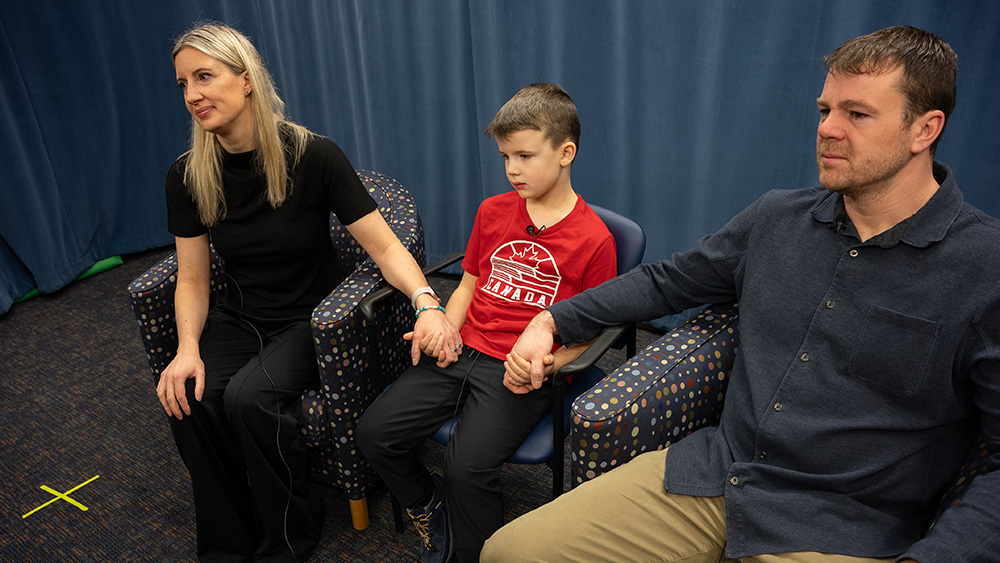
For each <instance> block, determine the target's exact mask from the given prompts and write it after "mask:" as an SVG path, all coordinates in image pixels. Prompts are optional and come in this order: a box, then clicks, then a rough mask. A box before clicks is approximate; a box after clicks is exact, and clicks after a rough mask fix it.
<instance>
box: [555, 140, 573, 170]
mask: <svg viewBox="0 0 1000 563" xmlns="http://www.w3.org/2000/svg"><path fill="white" fill-rule="evenodd" d="M559 148H560V151H561V154H560V155H559V165H560V166H569V165H570V164H573V159H575V158H576V143H574V142H573V141H566V142H564V143H563V144H562V145H561V146H560V147H559Z"/></svg>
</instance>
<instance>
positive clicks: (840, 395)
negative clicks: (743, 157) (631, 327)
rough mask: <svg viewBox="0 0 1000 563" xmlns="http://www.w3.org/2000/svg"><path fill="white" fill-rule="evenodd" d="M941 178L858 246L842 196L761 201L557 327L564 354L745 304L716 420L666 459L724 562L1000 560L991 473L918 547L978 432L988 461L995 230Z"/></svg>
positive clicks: (999, 390)
mask: <svg viewBox="0 0 1000 563" xmlns="http://www.w3.org/2000/svg"><path fill="white" fill-rule="evenodd" d="M934 171H935V177H936V179H937V180H938V182H939V183H940V184H941V187H940V188H939V189H938V191H937V192H936V193H935V195H934V196H933V197H932V198H931V200H930V201H929V202H928V203H927V204H926V205H925V206H924V207H923V208H922V209H921V210H920V211H918V212H917V213H916V214H915V215H913V216H912V217H911V218H909V219H907V220H906V221H905V222H904V223H902V224H900V225H897V227H896V228H894V229H892V230H890V231H889V232H887V233H885V234H884V235H881V236H878V237H875V238H873V239H870V240H868V241H866V242H861V240H860V238H859V237H858V234H857V231H856V230H855V229H854V227H853V225H851V224H850V222H849V221H847V222H845V221H844V220H845V219H846V215H845V214H844V213H843V211H842V210H843V199H842V197H841V196H840V195H838V194H835V193H832V192H828V191H826V190H824V189H822V188H811V189H803V190H779V191H772V192H769V193H767V194H765V195H764V196H763V197H761V198H760V199H759V200H757V201H756V202H755V203H754V204H752V205H751V206H750V207H748V208H747V209H745V210H744V211H742V212H741V213H740V214H739V215H737V216H736V217H735V218H733V219H732V220H731V221H730V222H729V223H728V224H727V225H726V226H724V227H723V228H722V229H721V230H719V231H718V232H717V233H715V234H713V235H710V236H706V237H704V238H702V239H701V240H700V241H698V242H697V243H696V244H695V246H694V247H693V248H692V249H691V250H689V251H687V252H683V253H679V254H676V255H674V256H673V257H672V258H671V259H670V260H665V261H663V262H660V263H657V264H644V265H642V266H640V267H639V268H637V269H636V270H633V271H632V272H630V273H627V274H625V275H623V276H620V277H618V278H616V279H614V280H611V281H609V282H607V283H605V284H603V285H601V286H599V287H597V288H595V289H593V290H591V291H588V292H585V293H584V294H582V295H580V296H577V297H576V298H574V299H570V300H567V301H563V302H561V303H558V304H555V305H553V306H552V307H550V311H551V312H552V314H553V316H554V318H555V321H556V325H557V326H558V328H559V332H560V336H561V338H562V340H563V342H564V343H573V342H581V341H585V340H588V339H589V338H592V337H593V336H594V335H595V334H596V332H597V331H599V330H600V328H602V327H603V326H606V325H609V324H615V323H617V322H623V321H626V320H636V319H641V320H645V319H651V318H657V317H659V316H662V315H664V314H668V313H675V312H678V311H682V310H685V309H688V308H690V307H693V306H697V305H699V304H702V303H720V302H726V301H731V300H738V301H739V303H740V321H739V322H740V341H741V347H740V353H739V354H738V355H737V360H736V363H735V365H734V367H733V371H732V375H731V380H730V383H729V389H728V391H727V394H726V406H725V409H724V411H723V414H722V420H721V422H720V424H719V426H718V427H713V428H704V429H702V430H699V431H697V432H695V433H693V434H692V435H690V436H688V437H687V438H685V439H683V440H681V441H679V442H678V443H676V444H673V445H671V447H670V452H669V454H668V455H667V466H666V473H665V477H664V485H665V487H666V489H667V490H668V491H670V492H672V493H679V494H687V495H698V496H718V495H725V499H726V524H727V531H728V544H727V554H728V556H730V557H739V556H743V555H750V554H757V553H780V552H794V551H819V552H829V553H842V554H847V555H857V556H869V557H889V556H895V555H900V554H905V555H907V556H910V557H914V558H916V559H918V560H921V561H924V562H925V563H931V562H937V561H962V562H968V561H975V560H977V557H985V559H983V560H984V561H985V560H989V561H996V560H998V559H1000V516H998V514H1000V471H997V470H996V467H997V466H998V465H1000V459H998V456H994V457H993V458H992V459H990V460H988V463H989V464H990V469H991V471H990V472H988V473H986V474H983V475H980V476H979V477H977V478H976V480H975V481H974V483H973V485H972V486H971V487H970V489H969V490H968V491H967V492H966V494H965V496H964V499H963V501H962V502H961V503H960V504H959V505H957V506H955V507H952V508H950V509H949V510H948V511H946V512H945V514H944V516H943V517H942V519H941V520H940V521H939V522H938V524H937V525H936V526H935V527H934V528H933V530H931V532H930V533H928V534H927V535H926V537H923V536H924V532H925V531H926V529H927V525H928V523H929V520H930V518H931V516H932V511H933V508H934V506H935V505H936V503H937V501H938V499H939V495H940V493H941V492H942V491H943V489H944V488H945V487H946V486H947V485H948V484H949V482H950V481H951V480H952V479H953V478H954V476H955V474H956V472H957V471H958V469H959V467H960V466H961V465H962V462H963V461H964V458H965V456H966V455H967V454H968V452H969V450H970V447H971V444H972V440H973V438H974V437H975V435H976V433H977V432H978V431H979V429H980V427H982V429H983V431H984V434H985V437H986V439H987V441H988V442H990V443H991V444H993V445H996V444H998V443H1000V294H998V293H1000V221H997V220H996V219H994V218H992V217H989V216H988V215H986V214H984V213H983V212H981V211H979V210H978V209H975V208H974V207H972V206H970V205H968V204H966V203H965V202H964V200H963V198H962V194H961V192H960V191H959V189H958V186H957V184H956V183H955V179H954V176H953V175H952V173H951V171H950V170H949V169H948V168H947V167H945V166H944V165H941V164H938V163H935V170H934ZM838 211H839V212H838ZM922 538H923V539H922Z"/></svg>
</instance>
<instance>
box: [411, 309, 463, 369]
mask: <svg viewBox="0 0 1000 563" xmlns="http://www.w3.org/2000/svg"><path fill="white" fill-rule="evenodd" d="M403 340H408V341H411V342H412V343H413V345H412V346H411V347H410V359H411V360H412V361H413V365H417V364H418V363H419V362H420V355H421V354H427V355H428V356H430V357H432V358H437V365H438V366H439V367H447V366H448V365H449V364H451V363H453V362H456V361H458V356H459V355H460V354H461V353H462V336H461V335H460V334H459V332H458V329H456V328H455V325H454V324H452V322H451V321H450V320H448V317H446V316H445V314H444V313H442V312H440V311H438V310H435V309H428V310H426V311H424V312H422V313H420V316H419V317H417V324H416V325H415V326H414V327H413V331H412V332H407V333H406V334H404V335H403Z"/></svg>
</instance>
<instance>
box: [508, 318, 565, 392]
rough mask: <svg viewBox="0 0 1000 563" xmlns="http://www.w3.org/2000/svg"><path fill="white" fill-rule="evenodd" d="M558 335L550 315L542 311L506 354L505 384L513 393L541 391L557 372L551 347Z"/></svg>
mask: <svg viewBox="0 0 1000 563" xmlns="http://www.w3.org/2000/svg"><path fill="white" fill-rule="evenodd" d="M555 334H556V325H555V321H554V320H553V319H552V315H551V313H549V312H548V311H542V312H541V313H539V314H537V315H535V318H533V319H531V322H530V323H528V326H527V327H525V329H524V332H522V333H521V336H519V337H518V339H517V342H515V343H514V347H513V348H512V349H511V351H510V354H507V361H506V362H504V367H505V368H506V373H504V376H503V384H504V386H505V387H507V389H510V390H511V391H512V392H514V393H518V394H524V393H530V392H531V391H534V390H535V389H539V388H540V387H541V386H542V383H543V382H544V381H545V380H546V379H548V376H549V375H551V373H552V371H553V369H554V365H553V362H554V358H553V357H552V344H553V342H554V338H553V337H554V336H555Z"/></svg>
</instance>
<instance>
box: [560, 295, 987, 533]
mask: <svg viewBox="0 0 1000 563" xmlns="http://www.w3.org/2000/svg"><path fill="white" fill-rule="evenodd" d="M738 318H739V310H738V306H737V305H736V304H735V303H733V304H726V305H714V306H711V307H708V308H706V309H704V310H703V311H702V312H701V313H700V314H699V315H697V316H696V317H695V318H693V319H691V320H690V321H688V322H687V323H685V324H684V325H683V326H681V327H679V328H677V329H674V330H671V331H669V332H668V333H666V334H665V335H664V336H663V337H661V338H660V339H659V340H657V341H656V342H654V343H652V344H650V345H649V346H647V347H646V349H645V350H642V351H641V352H639V353H638V354H636V355H635V356H633V357H632V358H631V359H630V360H629V361H627V362H625V363H624V364H623V365H622V366H620V367H619V368H618V369H616V370H615V371H614V372H612V373H611V374H610V375H608V376H607V377H606V378H604V380H602V381H601V382H600V383H598V384H597V385H595V386H594V387H593V388H591V389H590V390H589V391H588V392H587V393H584V394H583V395H581V396H580V397H578V398H577V399H576V401H575V402H574V403H573V407H572V418H571V423H570V424H571V425H572V428H571V431H570V444H571V447H572V458H571V463H572V465H573V467H572V473H573V475H572V479H573V484H579V483H582V482H584V481H588V480H590V479H593V478H594V477H596V476H598V475H600V474H602V473H605V472H607V471H610V470H611V469H614V468H615V467H617V466H619V465H621V464H623V463H626V462H627V461H629V460H630V459H632V458H633V457H635V456H637V455H639V454H641V453H643V452H646V451H651V450H657V449H662V448H665V447H667V446H669V445H670V444H671V443H672V442H675V441H677V440H680V439H681V438H683V437H685V436H687V435H688V434H690V433H691V432H694V431H695V430H697V429H699V428H702V427H704V426H711V425H715V424H718V421H719V417H720V416H721V414H722V406H723V400H724V397H725V393H726V386H727V385H728V383H729V372H730V370H731V369H732V366H733V359H734V357H735V356H736V353H737V350H738V348H739V330H738ZM989 454H990V451H989V449H988V447H987V444H986V441H985V440H984V439H983V438H982V436H980V437H979V438H978V439H977V440H976V441H975V443H974V445H973V448H972V451H971V452H970V453H969V457H968V459H967V460H966V462H965V465H964V466H963V467H962V469H961V471H959V474H958V476H957V477H956V479H955V481H954V482H953V484H952V485H951V487H950V488H949V489H948V490H947V491H946V492H945V493H944V494H943V495H942V498H941V502H940V504H939V505H938V512H937V514H936V515H935V517H934V521H937V518H938V517H939V516H940V515H941V512H942V511H944V509H946V508H947V507H949V506H951V505H953V504H956V503H958V502H959V501H960V500H961V496H962V493H963V492H964V491H965V490H966V488H968V486H969V483H971V482H972V479H973V478H974V477H975V476H976V475H977V474H979V473H982V472H984V471H985V460H986V458H987V457H988V456H989Z"/></svg>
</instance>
